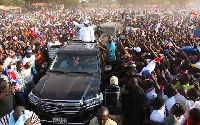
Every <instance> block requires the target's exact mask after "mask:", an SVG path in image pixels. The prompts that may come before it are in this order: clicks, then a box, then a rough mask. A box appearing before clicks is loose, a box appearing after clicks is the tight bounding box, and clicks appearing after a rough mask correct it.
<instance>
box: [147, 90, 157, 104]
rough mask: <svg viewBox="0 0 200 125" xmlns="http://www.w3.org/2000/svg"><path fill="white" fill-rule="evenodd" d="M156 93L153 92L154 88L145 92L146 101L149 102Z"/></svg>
mask: <svg viewBox="0 0 200 125" xmlns="http://www.w3.org/2000/svg"><path fill="white" fill-rule="evenodd" d="M156 97H157V94H156V92H155V88H153V90H151V91H149V92H146V98H147V102H151V100H152V99H154V98H156Z"/></svg>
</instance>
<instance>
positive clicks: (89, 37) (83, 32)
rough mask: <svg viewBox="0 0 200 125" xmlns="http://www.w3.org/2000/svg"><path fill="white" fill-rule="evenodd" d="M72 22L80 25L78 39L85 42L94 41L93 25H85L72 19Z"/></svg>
mask: <svg viewBox="0 0 200 125" xmlns="http://www.w3.org/2000/svg"><path fill="white" fill-rule="evenodd" d="M73 23H74V24H75V25H76V26H78V27H80V28H81V29H80V37H79V39H80V40H82V41H86V42H90V41H92V42H94V38H95V37H94V26H88V27H85V25H84V24H79V23H77V22H75V21H73Z"/></svg>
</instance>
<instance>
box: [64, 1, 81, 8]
mask: <svg viewBox="0 0 200 125" xmlns="http://www.w3.org/2000/svg"><path fill="white" fill-rule="evenodd" d="M62 4H64V5H65V7H75V6H78V5H79V4H80V2H79V0H63V3H62Z"/></svg>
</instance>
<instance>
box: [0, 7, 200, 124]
mask: <svg viewBox="0 0 200 125" xmlns="http://www.w3.org/2000/svg"><path fill="white" fill-rule="evenodd" d="M152 10H153V11H154V8H152ZM149 11H151V10H149ZM162 11H163V12H164V11H167V9H165V8H163V9H160V13H161V12H162ZM136 13H137V14H142V13H143V14H146V13H147V10H145V11H144V12H143V11H141V10H139V9H138V8H137V9H134V8H117V9H116V8H114V9H113V8H104V9H102V8H99V9H92V10H91V9H83V8H81V9H80V8H75V9H64V8H63V6H61V5H56V6H50V7H49V6H42V7H38V6H36V7H34V6H27V7H26V8H24V9H22V12H21V13H15V12H13V11H8V12H3V13H1V16H0V17H1V19H0V29H1V30H0V65H1V68H0V76H1V78H0V83H1V84H0V117H2V119H1V120H0V123H1V124H4V123H5V122H7V124H8V123H9V125H10V122H12V121H13V122H14V121H15V122H17V121H18V120H17V119H20V118H21V119H25V120H24V121H23V122H24V123H25V124H29V123H30V122H32V123H33V122H34V123H33V124H40V123H39V122H38V121H39V119H38V118H36V119H35V121H34V120H32V119H31V118H32V117H31V115H35V114H34V113H32V112H30V111H28V110H27V111H26V110H25V108H24V107H28V106H27V96H28V93H29V92H30V91H31V89H32V88H33V87H34V85H35V84H37V82H38V80H39V79H40V78H41V77H42V76H43V75H44V74H45V72H46V70H47V67H48V65H49V64H50V62H51V60H52V59H53V58H54V55H55V54H56V53H57V52H58V51H59V49H60V48H61V47H63V46H66V45H67V42H70V41H71V40H72V39H74V38H80V39H81V40H83V41H92V42H94V41H97V42H98V44H97V47H98V48H99V49H100V51H104V52H105V53H106V64H107V65H111V66H112V70H111V71H109V73H107V75H106V78H107V80H109V79H110V78H113V76H115V77H114V78H115V80H114V81H115V84H114V85H116V86H119V87H120V98H119V100H118V101H119V102H120V103H121V105H120V111H121V117H122V120H123V124H126V125H141V124H146V125H154V124H155V125H157V124H165V125H199V124H200V102H199V90H200V87H199V82H200V79H199V75H200V62H199V57H200V50H199V42H200V40H199V39H198V38H195V39H194V37H195V34H194V31H195V30H197V29H199V28H200V23H199V22H200V19H199V13H198V11H197V12H196V13H197V14H196V15H195V17H193V16H191V13H190V12H189V13H188V14H181V13H180V14H178V15H176V16H162V17H161V16H160V17H159V18H148V19H147V18H140V19H138V18H135V17H134V16H133V15H135V14H136ZM127 17H129V19H131V20H130V21H129V23H127V24H126V25H124V27H123V31H121V32H120V31H118V32H117V36H113V35H110V36H109V37H108V40H106V41H104V33H103V31H102V30H101V27H100V26H99V25H100V24H102V23H104V22H119V23H122V25H123V22H124V21H125V20H126V19H127ZM83 24H84V25H83ZM95 27H97V29H96V30H95V29H94V28H95ZM111 34H113V33H111ZM105 43H106V44H105ZM185 46H190V47H191V48H193V49H195V52H196V53H194V52H193V53H192V52H189V51H188V52H187V53H186V52H185V51H183V49H181V48H182V47H185ZM192 56H194V57H195V58H192V60H191V57H192ZM116 83H117V84H116ZM112 85H113V84H112ZM107 86H109V85H107ZM13 92H14V94H13ZM13 109H15V110H14V111H13ZM22 111H23V112H24V111H26V112H27V113H24V114H23V112H22ZM16 112H17V113H16ZM11 114H12V115H13V116H14V117H13V116H12V115H11ZM14 114H17V115H14ZM97 114H98V116H97V118H94V119H93V120H92V121H91V123H90V124H91V125H97V124H103V125H104V124H105V125H111V124H112V125H114V124H117V123H116V122H114V121H113V120H111V119H109V118H108V116H109V111H108V109H107V108H106V107H101V108H100V109H99V110H98V113H97ZM3 116H4V117H3ZM21 116H22V117H21ZM100 116H101V117H100ZM8 117H11V118H8ZM5 119H7V121H5ZM9 119H10V120H9ZM99 119H100V120H99ZM102 119H103V120H102ZM101 120H102V122H100V121H101ZM118 124H119V123H118Z"/></svg>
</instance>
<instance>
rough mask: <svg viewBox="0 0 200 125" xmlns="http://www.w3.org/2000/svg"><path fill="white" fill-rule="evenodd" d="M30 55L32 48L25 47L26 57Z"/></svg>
mask: <svg viewBox="0 0 200 125" xmlns="http://www.w3.org/2000/svg"><path fill="white" fill-rule="evenodd" d="M31 56H32V50H31V49H27V50H26V57H28V58H30V57H31Z"/></svg>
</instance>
